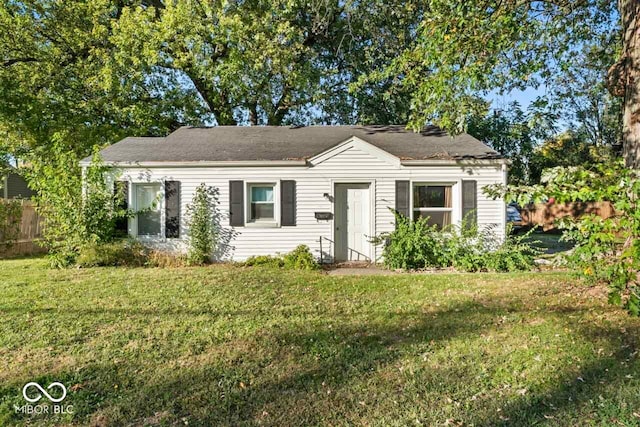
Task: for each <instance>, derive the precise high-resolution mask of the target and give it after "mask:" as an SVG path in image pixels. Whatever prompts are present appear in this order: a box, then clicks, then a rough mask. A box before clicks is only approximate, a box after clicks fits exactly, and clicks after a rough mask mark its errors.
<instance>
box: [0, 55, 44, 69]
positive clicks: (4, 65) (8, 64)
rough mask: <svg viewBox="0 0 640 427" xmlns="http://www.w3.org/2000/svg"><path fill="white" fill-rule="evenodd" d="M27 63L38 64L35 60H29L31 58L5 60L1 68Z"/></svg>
mask: <svg viewBox="0 0 640 427" xmlns="http://www.w3.org/2000/svg"><path fill="white" fill-rule="evenodd" d="M27 62H38V60H37V59H36V58H31V57H24V58H12V59H6V60H4V61H3V62H2V67H3V68H7V67H10V66H12V65H14V64H19V63H27Z"/></svg>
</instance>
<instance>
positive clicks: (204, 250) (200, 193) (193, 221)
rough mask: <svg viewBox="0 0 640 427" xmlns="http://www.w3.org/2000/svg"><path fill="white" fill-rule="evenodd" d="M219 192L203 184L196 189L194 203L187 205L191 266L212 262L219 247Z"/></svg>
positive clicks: (189, 260)
mask: <svg viewBox="0 0 640 427" xmlns="http://www.w3.org/2000/svg"><path fill="white" fill-rule="evenodd" d="M218 196H219V190H218V189H217V188H214V187H210V186H208V185H206V184H205V183H202V184H200V185H199V186H198V188H196V193H195V195H194V196H193V201H192V202H191V203H190V204H189V205H187V226H188V228H189V235H188V237H187V240H188V243H189V251H188V254H187V261H188V263H189V264H190V265H202V264H206V263H208V262H210V261H211V257H212V256H213V253H214V250H215V249H216V247H217V245H218V236H219V230H220V224H219V218H220V213H219V212H218V208H217V207H218V203H219V202H218Z"/></svg>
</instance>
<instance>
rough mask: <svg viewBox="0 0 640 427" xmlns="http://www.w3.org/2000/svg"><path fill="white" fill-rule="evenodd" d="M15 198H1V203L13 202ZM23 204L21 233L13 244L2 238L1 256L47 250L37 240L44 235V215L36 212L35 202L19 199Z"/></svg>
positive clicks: (0, 242)
mask: <svg viewBox="0 0 640 427" xmlns="http://www.w3.org/2000/svg"><path fill="white" fill-rule="evenodd" d="M12 202H14V201H13V200H8V201H7V200H1V199H0V203H12ZM18 203H20V204H21V205H22V217H21V218H20V223H19V224H18V226H19V233H18V237H17V239H16V240H15V241H14V242H13V243H12V244H9V245H7V244H5V242H3V241H1V239H0V257H8V256H15V255H30V254H35V253H42V252H45V249H43V248H42V247H40V246H39V245H38V244H37V242H38V240H40V238H41V237H42V226H43V220H42V217H41V216H40V215H39V214H38V213H37V212H36V209H35V206H34V204H33V202H31V201H29V200H18Z"/></svg>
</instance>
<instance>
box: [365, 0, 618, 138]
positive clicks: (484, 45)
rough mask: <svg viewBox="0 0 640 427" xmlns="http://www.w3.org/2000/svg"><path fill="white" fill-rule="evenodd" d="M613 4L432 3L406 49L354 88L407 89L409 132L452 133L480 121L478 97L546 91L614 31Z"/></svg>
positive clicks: (598, 1) (591, 1) (601, 1)
mask: <svg viewBox="0 0 640 427" xmlns="http://www.w3.org/2000/svg"><path fill="white" fill-rule="evenodd" d="M417 3H419V2H416V4H417ZM578 3H579V4H578ZM615 3H616V2H611V1H605V0H588V1H584V2H575V1H568V2H566V1H545V2H541V1H499V0H487V1H475V2H460V1H451V0H432V1H429V2H428V3H427V4H428V6H427V11H426V13H424V15H423V16H422V17H421V18H422V19H421V22H420V24H419V26H418V27H417V28H416V33H417V36H416V38H415V40H413V43H412V44H411V46H410V47H409V48H408V49H406V50H405V51H404V52H403V53H402V54H401V55H398V56H397V57H396V58H395V59H394V60H392V61H390V62H389V63H388V66H387V67H386V69H384V70H382V71H378V70H375V71H373V72H372V73H370V74H369V76H368V78H365V79H361V80H360V81H359V83H363V82H371V81H385V80H391V81H393V82H394V83H395V85H396V86H399V88H401V89H404V90H407V89H408V90H409V91H410V93H411V94H412V103H411V120H410V124H411V126H412V127H413V128H415V129H418V128H420V127H422V126H423V125H424V124H425V123H428V122H437V123H438V124H440V125H441V126H443V127H444V128H446V129H447V130H450V131H453V132H460V131H462V130H463V129H464V128H465V125H466V122H467V119H468V118H469V117H471V116H475V115H478V114H481V113H482V111H483V108H484V105H483V104H484V103H483V102H482V100H481V99H479V96H481V95H485V94H487V93H488V92H490V91H494V90H498V91H507V92H508V91H510V90H512V89H524V88H527V87H537V86H539V85H540V84H541V83H549V84H551V82H552V80H553V77H554V76H556V75H557V74H558V73H561V72H562V71H563V70H565V69H567V68H568V67H579V66H581V65H582V64H581V63H580V62H579V61H577V55H576V54H575V51H576V50H577V48H578V47H579V46H581V45H583V44H584V43H588V42H592V41H594V40H600V37H601V35H602V34H607V33H610V32H613V31H614V29H615V28H616V25H617V22H616V19H617V15H616V4H615ZM576 23H580V24H579V25H576Z"/></svg>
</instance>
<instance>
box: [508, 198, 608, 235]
mask: <svg viewBox="0 0 640 427" xmlns="http://www.w3.org/2000/svg"><path fill="white" fill-rule="evenodd" d="M586 214H593V215H598V216H600V217H602V218H610V217H612V216H613V215H614V214H615V209H614V207H613V205H612V204H611V203H610V202H573V203H537V204H532V205H527V206H525V207H523V208H522V209H520V216H521V217H522V225H524V226H530V227H536V226H541V227H542V228H543V230H544V231H548V230H552V229H554V228H556V225H555V224H554V222H555V220H556V219H559V218H563V217H567V216H570V217H573V218H579V217H581V216H583V215H586Z"/></svg>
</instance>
